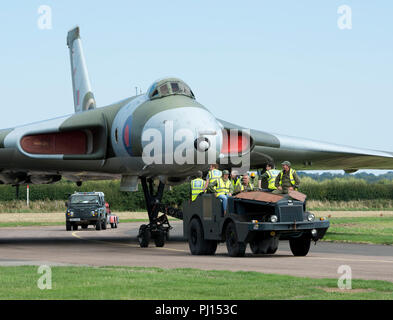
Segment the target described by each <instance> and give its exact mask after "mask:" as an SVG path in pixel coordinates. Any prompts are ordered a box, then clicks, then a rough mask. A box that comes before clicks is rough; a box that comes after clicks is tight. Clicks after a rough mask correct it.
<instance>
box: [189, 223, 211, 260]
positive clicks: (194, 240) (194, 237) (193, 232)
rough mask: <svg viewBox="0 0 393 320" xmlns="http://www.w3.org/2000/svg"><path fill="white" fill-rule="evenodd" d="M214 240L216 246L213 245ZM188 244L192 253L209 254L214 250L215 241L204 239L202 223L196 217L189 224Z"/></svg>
mask: <svg viewBox="0 0 393 320" xmlns="http://www.w3.org/2000/svg"><path fill="white" fill-rule="evenodd" d="M214 242H215V246H216V247H214ZM188 246H189V247H190V251H191V254H192V255H204V254H208V255H211V254H214V253H215V251H216V250H215V249H216V248H217V241H210V240H205V238H204V234H203V228H202V224H201V222H200V221H199V220H198V219H196V218H194V219H192V220H191V222H190V226H189V233H188Z"/></svg>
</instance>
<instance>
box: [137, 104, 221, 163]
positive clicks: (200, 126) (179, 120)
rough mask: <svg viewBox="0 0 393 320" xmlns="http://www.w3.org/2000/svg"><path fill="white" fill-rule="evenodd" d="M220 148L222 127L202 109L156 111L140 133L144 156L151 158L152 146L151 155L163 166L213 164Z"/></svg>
mask: <svg viewBox="0 0 393 320" xmlns="http://www.w3.org/2000/svg"><path fill="white" fill-rule="evenodd" d="M153 140H154V141H155V143H153ZM221 145H222V126H221V124H220V123H219V122H218V121H217V120H216V118H215V117H214V116H213V115H212V114H211V113H210V112H209V111H207V110H206V109H204V108H202V107H180V108H174V109H169V110H165V111H162V112H159V113H157V114H156V115H154V116H152V117H151V118H150V119H149V120H148V121H147V123H146V124H145V126H144V129H143V133H142V147H143V150H144V151H143V154H144V155H148V154H149V155H150V156H151V155H152V154H153V147H155V150H154V156H156V160H159V159H162V164H172V163H174V164H180V165H182V164H201V165H202V164H206V165H207V164H209V163H215V162H216V161H217V159H218V157H219V155H220V150H221ZM159 154H160V155H159Z"/></svg>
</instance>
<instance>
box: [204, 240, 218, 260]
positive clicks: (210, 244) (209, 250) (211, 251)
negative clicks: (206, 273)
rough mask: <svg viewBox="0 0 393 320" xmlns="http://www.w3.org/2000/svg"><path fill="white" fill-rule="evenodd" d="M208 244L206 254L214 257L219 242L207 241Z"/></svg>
mask: <svg viewBox="0 0 393 320" xmlns="http://www.w3.org/2000/svg"><path fill="white" fill-rule="evenodd" d="M207 242H208V244H207V248H206V254H207V255H209V256H212V255H214V254H215V253H216V250H217V244H218V242H217V241H214V240H207Z"/></svg>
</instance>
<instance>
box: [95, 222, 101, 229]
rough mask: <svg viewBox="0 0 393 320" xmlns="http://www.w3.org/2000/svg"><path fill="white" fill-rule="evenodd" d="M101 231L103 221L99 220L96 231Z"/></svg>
mask: <svg viewBox="0 0 393 320" xmlns="http://www.w3.org/2000/svg"><path fill="white" fill-rule="evenodd" d="M101 229H102V224H101V220H97V222H96V230H101Z"/></svg>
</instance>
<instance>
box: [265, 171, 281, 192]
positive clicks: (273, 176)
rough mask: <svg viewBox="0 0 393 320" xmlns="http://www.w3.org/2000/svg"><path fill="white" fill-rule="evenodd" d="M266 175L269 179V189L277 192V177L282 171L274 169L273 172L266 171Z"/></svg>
mask: <svg viewBox="0 0 393 320" xmlns="http://www.w3.org/2000/svg"><path fill="white" fill-rule="evenodd" d="M266 173H267V175H268V177H269V178H268V179H267V182H268V186H267V187H268V189H271V190H276V189H277V188H276V185H275V182H276V178H277V176H278V175H279V174H280V170H275V169H272V170H268V171H266Z"/></svg>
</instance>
